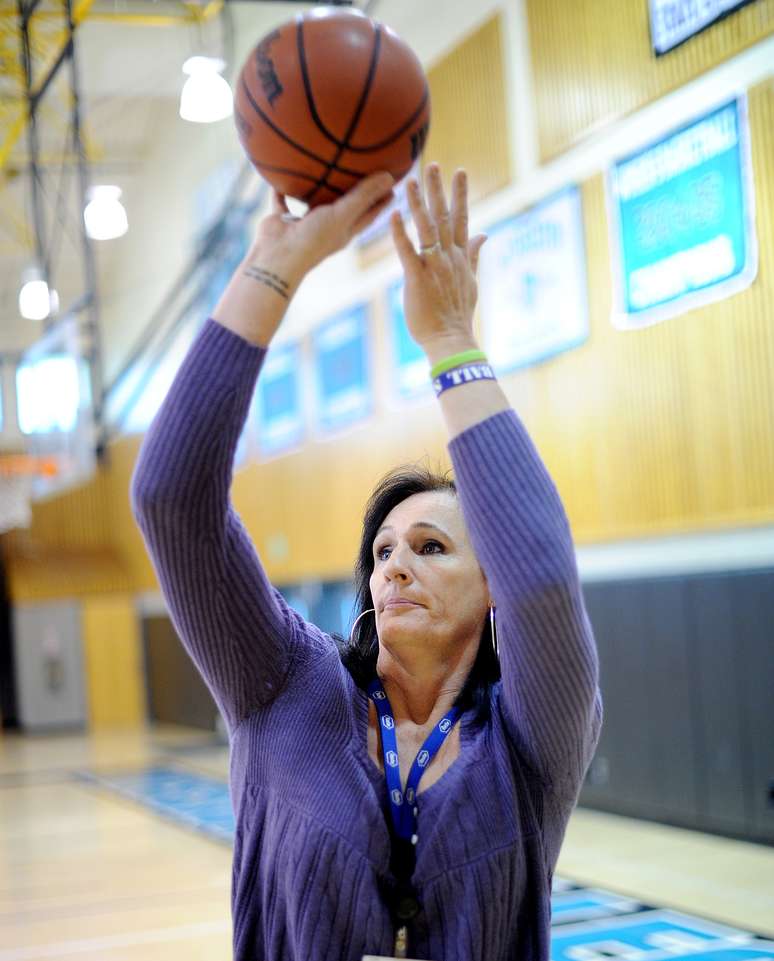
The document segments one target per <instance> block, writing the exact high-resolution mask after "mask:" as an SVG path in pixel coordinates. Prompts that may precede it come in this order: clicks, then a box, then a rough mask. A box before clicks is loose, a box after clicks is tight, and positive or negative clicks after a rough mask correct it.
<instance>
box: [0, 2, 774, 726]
mask: <svg viewBox="0 0 774 961" xmlns="http://www.w3.org/2000/svg"><path fill="white" fill-rule="evenodd" d="M603 2H604V3H605V4H607V5H609V10H608V9H606V11H605V13H604V14H600V11H599V5H598V4H597V2H596V0H583V2H579V3H566V2H563V0H524V2H523V4H522V3H495V2H486V3H480V4H476V5H472V4H469V3H461V2H457V0H454V2H452V3H448V4H445V9H447V10H448V16H445V17H443V18H440V19H439V18H438V17H437V16H435V15H434V14H431V13H430V12H427V11H426V8H425V7H424V6H417V8H416V15H415V20H414V22H413V25H412V29H415V30H416V39H415V38H414V37H413V36H412V37H411V38H410V39H411V40H412V43H413V45H414V46H415V47H416V48H417V49H418V52H419V53H420V56H422V57H423V60H424V61H425V62H426V63H430V64H431V66H430V80H431V86H432V93H433V100H434V120H433V132H432V136H431V139H430V142H429V145H428V159H429V158H431V157H432V158H439V159H440V160H441V161H442V162H443V163H444V164H445V166H446V167H447V170H446V172H447V175H448V174H449V173H450V170H449V169H448V168H449V167H450V166H451V165H460V164H462V165H465V166H467V167H468V168H469V171H470V175H471V181H472V185H473V194H474V196H475V197H476V198H477V201H478V202H477V205H476V207H475V208H474V210H473V211H472V227H473V228H474V229H476V230H477V229H482V228H483V229H485V228H486V227H487V226H489V225H491V224H493V223H495V222H497V221H498V220H500V219H502V218H504V217H506V216H508V215H510V214H513V213H515V212H518V211H519V210H522V209H525V208H527V207H528V206H530V205H531V204H533V203H535V202H537V201H538V200H540V199H541V198H542V197H544V196H547V195H549V194H550V193H551V192H553V191H554V190H556V189H558V188H559V187H561V186H562V185H564V184H566V183H573V182H575V183H579V184H580V187H581V192H582V200H583V210H584V221H585V241H586V255H587V263H588V290H589V307H590V325H591V329H590V336H589V339H588V341H587V342H586V343H585V344H583V345H582V346H581V347H579V348H576V349H574V350H572V351H569V352H567V353H564V354H562V355H560V356H557V357H555V358H553V359H551V360H549V361H548V362H546V363H543V364H539V365H536V366H533V367H530V368H527V369H524V370H522V371H520V372H517V373H514V374H511V375H508V376H506V377H504V378H503V386H504V388H505V390H506V392H507V394H508V396H509V398H510V399H511V401H512V402H513V404H514V406H515V407H516V409H517V411H518V412H519V414H520V415H521V416H522V417H523V419H524V420H525V422H526V423H527V426H528V428H529V429H530V432H531V434H532V436H533V437H534V439H535V441H536V443H537V445H538V447H539V449H540V451H541V453H542V454H543V456H544V458H545V460H546V462H547V464H548V466H549V469H550V470H551V472H552V474H553V476H554V478H555V480H556V482H557V484H558V487H559V489H560V492H561V494H562V496H563V498H564V501H565V504H566V506H567V509H568V513H569V516H570V519H571V523H572V526H573V531H574V534H575V537H576V540H577V541H578V543H579V544H580V545H581V547H582V548H583V547H584V546H587V547H592V546H595V545H602V544H611V543H615V542H619V541H629V540H631V539H632V538H654V537H659V536H666V535H669V534H685V533H690V532H707V531H736V530H739V529H741V528H746V527H761V526H764V525H767V524H770V523H771V522H772V520H774V451H773V450H772V445H771V442H770V434H771V425H772V423H774V400H773V398H774V382H773V381H774V374H773V373H772V372H773V371H774V326H772V324H771V322H770V317H771V310H772V304H774V290H773V289H772V284H773V283H774V281H772V277H773V276H774V270H773V269H772V268H774V264H773V263H772V258H773V257H774V160H772V158H773V157H774V143H773V142H772V138H774V88H773V87H772V81H771V77H770V76H768V77H767V78H766V79H764V76H765V70H761V69H760V68H755V70H753V68H752V67H750V66H749V63H752V60H753V55H754V54H755V53H756V49H757V48H756V47H755V44H756V41H757V42H758V48H761V49H763V48H762V46H761V45H766V44H768V46H766V51H768V53H765V51H764V54H765V55H766V56H767V55H768V54H771V53H772V45H771V42H770V41H771V35H772V31H773V30H774V23H772V16H771V13H772V9H774V0H758V2H756V3H753V4H751V5H750V6H749V7H747V8H745V9H744V10H742V11H740V12H739V13H738V14H735V15H734V16H733V17H730V18H728V19H727V20H725V21H723V22H721V23H719V24H716V25H715V26H713V27H712V28H711V29H710V30H709V31H707V32H705V33H704V34H702V35H701V36H700V37H698V38H695V39H694V40H692V41H690V42H689V43H688V44H686V45H685V46H684V47H682V48H680V49H679V50H677V51H674V52H673V53H672V54H668V55H667V56H666V57H664V58H662V59H661V60H659V61H654V60H653V58H652V56H651V54H650V43H649V36H648V29H647V22H646V20H645V19H644V18H645V12H644V11H646V9H647V5H646V4H645V3H644V2H640V0H625V2H618V0H603ZM592 4H594V7H593V16H592V15H591V7H592ZM638 11H639V13H638ZM493 15H495V16H494V19H493ZM767 37H768V38H769V40H766V39H765V38H767ZM242 42H245V43H246V42H247V41H246V40H244V38H243V41H242ZM743 50H748V53H750V57H749V58H748V60H746V61H745V63H746V64H748V67H747V68H746V69H747V73H744V72H743V71H741V72H739V74H738V75H737V76H736V77H734V76H733V75H730V74H728V73H727V72H726V73H724V72H723V71H724V70H725V69H726V62H727V61H728V59H729V57H731V56H732V55H733V54H736V53H737V52H741V51H743ZM245 52H246V51H245ZM764 54H760V57H759V59H761V58H764V59H765V56H764ZM769 63H774V54H772V56H771V57H770V58H769ZM753 66H754V65H753ZM756 70H757V72H756ZM744 77H751V78H752V79H751V80H750V84H749V85H750V91H749V107H750V126H751V139H752V150H753V163H754V168H755V189H756V195H757V202H756V209H757V232H758V238H759V246H760V266H759V271H758V277H757V279H756V281H755V283H754V284H753V286H752V287H751V288H749V289H748V290H746V291H743V292H742V293H740V294H738V295H736V296H735V297H733V298H731V299H728V300H725V301H721V302H719V303H717V304H714V305H710V306H707V307H703V308H701V309H700V310H694V311H691V312H690V313H688V314H686V315H684V316H681V317H678V318H676V319H674V320H671V321H667V322H665V323H662V324H657V325H655V326H653V327H650V328H646V329H643V330H639V331H629V332H622V331H619V330H616V329H614V328H613V327H612V325H611V323H610V312H611V267H610V251H609V240H608V224H607V213H606V207H605V193H604V180H603V171H604V169H605V167H606V166H607V164H608V163H609V160H610V158H611V157H613V156H615V155H616V154H618V155H621V154H624V153H627V152H628V150H629V149H630V148H629V147H628V146H626V145H627V144H629V143H630V141H631V139H632V138H634V139H637V138H639V139H640V141H641V142H647V136H648V135H651V136H652V137H656V136H657V135H658V134H659V133H660V132H666V131H668V130H669V129H670V128H671V127H672V126H674V125H675V124H676V123H678V122H680V120H681V119H682V118H687V117H690V116H691V111H692V110H694V111H696V110H700V109H701V107H702V104H703V103H711V102H720V101H721V99H722V98H723V96H724V95H726V94H724V92H723V91H725V90H726V89H728V90H731V89H734V90H735V89H737V88H738V87H739V86H740V84H741V86H743V87H744V86H747V82H746V81H745V79H744ZM729 78H730V79H729ZM740 78H741V79H740ZM686 84H688V85H689V86H685V85H686ZM482 91H483V92H482ZM659 98H663V99H659ZM175 110H176V108H175V107H174V105H173V106H171V107H170V117H169V121H170V122H169V123H168V124H165V125H163V128H162V129H159V131H158V139H157V145H156V148H155V150H154V152H153V154H152V155H151V156H149V158H148V160H147V167H148V176H147V178H145V181H144V187H143V190H142V192H138V193H136V194H135V195H134V196H132V195H127V196H126V202H127V207H128V208H129V210H130V219H131V229H130V231H129V233H128V234H127V235H126V237H125V238H122V239H120V240H119V241H115V242H114V243H116V244H120V245H122V246H121V249H120V252H119V253H120V255H119V256H118V257H116V258H115V261H116V263H119V264H120V268H117V269H116V272H115V273H114V274H113V275H111V276H110V277H109V278H108V282H107V283H106V284H105V285H104V291H103V296H102V308H103V324H104V330H105V349H106V358H107V377H108V379H110V376H111V374H112V373H113V372H114V371H115V370H116V369H118V368H119V367H120V365H121V362H122V360H123V358H124V356H125V355H126V353H127V351H128V349H129V346H130V345H131V344H132V342H133V340H134V338H135V337H136V336H137V333H138V332H139V330H140V329H141V328H142V326H143V324H144V323H145V322H147V319H148V317H149V316H150V315H151V313H152V311H153V309H154V308H155V307H156V305H157V304H158V303H159V301H160V300H161V297H162V296H163V294H164V292H165V291H166V289H167V288H168V286H169V285H170V284H171V283H172V281H173V279H174V278H175V276H176V275H177V273H178V271H179V270H180V269H181V268H182V265H183V264H184V262H185V259H186V257H187V255H188V254H189V252H190V249H191V242H192V235H193V231H194V226H195V221H194V216H193V213H192V202H191V198H192V197H193V195H194V193H195V191H196V190H197V188H198V187H199V186H200V185H201V183H202V182H203V180H204V178H205V177H206V176H207V174H208V173H209V172H210V171H212V170H213V169H215V168H216V167H217V166H219V165H220V164H222V163H224V162H228V161H231V160H233V159H234V158H235V157H236V158H238V157H239V150H238V144H237V143H236V137H235V136H234V135H233V134H232V132H231V129H230V128H228V127H227V126H226V125H215V126H214V127H200V126H198V125H193V124H184V123H182V122H179V121H178V120H177V117H176V114H175ZM151 242H152V245H153V258H152V260H151V259H150V258H149V253H148V252H149V247H150V244H151ZM398 271H399V268H398V264H397V261H396V260H395V258H394V256H393V255H392V254H391V253H390V252H389V251H388V252H386V253H384V254H383V255H380V256H375V257H374V256H372V257H370V258H368V257H366V258H363V257H362V256H359V255H357V254H356V253H355V252H353V251H351V250H350V251H346V252H344V253H342V254H340V255H338V256H337V257H335V258H333V259H332V260H331V261H330V262H329V263H327V264H325V265H323V266H322V267H321V268H319V269H318V270H317V271H316V272H315V274H314V275H313V276H311V277H310V278H308V280H307V281H306V282H305V284H304V286H303V287H302V289H301V291H300V293H299V296H298V298H297V300H296V301H295V302H294V304H293V305H292V306H291V309H290V311H289V313H288V317H287V319H286V322H285V324H284V325H283V329H282V331H281V332H280V334H279V335H278V338H277V341H278V343H280V342H282V341H283V340H287V339H290V338H302V339H303V340H304V344H305V346H304V349H305V350H308V347H309V344H308V334H309V332H310V331H311V330H312V329H313V328H314V327H315V326H316V325H317V324H319V323H321V322H322V321H324V320H325V319H327V317H329V316H330V315H332V314H333V313H335V312H337V311H338V310H339V309H341V308H344V307H347V306H350V305H351V304H353V303H357V302H361V301H365V302H367V303H369V304H370V305H371V322H372V333H373V340H374V344H375V351H374V354H375V356H376V357H377V358H380V357H381V358H383V357H384V356H385V355H386V349H385V342H386V337H387V329H386V303H385V299H384V296H383V294H384V291H385V289H386V286H387V284H388V283H389V282H390V281H391V280H392V279H394V278H395V277H396V276H397V275H398ZM374 382H375V391H376V396H377V408H376V411H375V414H374V416H373V418H371V419H370V420H369V421H368V422H367V423H366V424H365V425H363V426H361V427H359V428H356V429H353V430H352V431H350V432H349V433H347V434H344V435H342V436H340V437H337V438H333V439H328V440H325V441H320V440H313V441H309V442H307V443H305V444H304V445H303V447H302V448H301V449H300V450H299V451H297V452H296V453H293V454H289V455H287V456H284V457H279V458H276V459H274V460H270V461H268V462H265V463H256V462H252V463H248V464H247V465H246V466H244V467H243V468H242V469H240V470H239V471H237V473H236V475H235V478H234V487H233V498H234V501H235V504H236V506H237V509H238V510H239V512H240V514H241V515H242V517H243V519H244V521H245V523H246V526H247V528H248V530H249V532H250V534H251V536H252V537H253V539H254V541H255V543H256V546H257V547H258V549H259V552H260V554H261V556H262V558H263V561H264V563H265V565H266V567H267V569H268V572H269V575H270V576H271V577H272V579H273V580H274V581H275V582H276V583H281V584H282V583H295V582H301V581H304V580H309V579H315V580H333V579H340V578H345V577H347V576H348V574H349V572H350V570H351V566H352V560H353V557H354V553H355V550H356V544H357V539H358V535H359V511H360V507H361V505H362V504H363V503H364V502H365V500H366V498H367V495H368V493H369V491H370V489H371V488H372V486H373V484H374V482H375V481H376V479H377V478H378V477H379V476H380V475H381V474H382V473H383V472H385V471H386V470H388V469H389V468H391V467H393V466H394V465H396V464H397V463H401V462H404V461H413V460H418V459H427V460H429V461H430V463H431V464H434V465H441V466H445V464H446V462H447V457H446V450H445V444H446V439H445V434H444V429H443V425H442V423H441V419H440V415H439V412H438V410H437V407H436V405H435V403H434V401H432V400H429V401H427V402H421V403H416V404H414V405H412V406H411V407H410V408H409V409H405V410H402V411H397V412H396V411H395V410H393V409H391V408H390V407H389V406H388V405H387V403H386V401H385V397H386V394H387V370H386V366H385V364H384V363H383V362H379V361H377V363H376V365H375V369H374ZM139 442H140V438H139V437H136V436H130V437H125V438H121V439H120V440H118V441H117V442H116V443H115V444H113V445H112V447H111V449H110V458H109V462H108V464H107V465H106V466H105V467H104V468H103V469H102V470H101V471H100V474H99V475H98V477H97V478H96V479H95V481H94V482H93V483H92V484H90V485H88V486H87V487H86V488H84V489H83V490H82V491H78V492H74V493H72V494H69V495H67V496H65V497H63V498H58V499H56V500H54V501H50V502H47V503H46V504H41V505H36V507H35V511H34V524H33V527H32V528H31V530H30V531H29V532H21V533H20V536H18V537H16V536H14V537H7V536H6V537H5V538H4V542H5V551H6V555H7V557H8V569H9V578H10V583H11V592H12V596H13V597H14V599H15V600H36V599H37V600H43V599H45V598H47V597H62V596H65V595H68V596H73V595H76V596H79V597H80V598H82V599H83V602H84V603H85V604H88V605H96V607H95V608H94V613H93V616H92V615H90V616H89V617H87V618H86V619H85V621H84V623H85V625H86V627H85V630H86V631H87V634H86V646H87V649H89V650H92V649H94V646H95V645H96V643H97V640H98V638H100V637H102V636H103V633H102V632H103V630H104V623H105V620H104V619H105V617H106V614H105V608H104V607H101V606H100V605H101V604H102V599H103V598H104V597H106V596H107V595H112V596H115V597H116V598H119V599H120V602H121V603H122V604H123V605H124V610H126V609H127V606H128V607H132V605H133V604H134V602H135V599H136V596H137V595H138V594H140V593H143V592H149V591H150V592H153V591H155V590H156V589H157V585H156V579H155V576H154V573H153V570H152V567H151V564H150V562H149V560H148V558H147V556H146V554H145V551H144V547H143V544H142V541H141V538H140V536H139V533H138V531H137V529H136V525H135V524H134V521H133V519H132V517H131V514H130V512H129V505H128V486H129V478H130V476H131V471H132V468H133V464H134V459H135V457H136V452H137V449H138V446H139ZM301 506H303V510H301V509H300V507H301ZM63 572H64V573H63ZM130 633H131V632H130ZM124 636H125V637H129V640H128V641H126V643H127V644H128V645H129V648H131V645H132V644H134V645H135V653H136V651H138V650H139V645H140V635H139V629H137V628H136V629H135V634H134V639H133V640H132V639H131V637H130V634H126V633H125V634H124ZM122 656H124V657H125V658H126V661H125V663H127V664H132V663H133V664H135V666H137V665H141V663H142V658H140V657H139V656H135V655H133V654H132V653H131V650H129V653H125V654H124V655H122ZM90 670H91V671H92V675H91V680H90V689H91V690H92V695H93V698H94V701H95V703H107V701H108V700H109V699H108V698H107V697H106V696H105V692H106V691H109V690H111V688H112V685H113V683H114V681H113V676H112V674H111V669H109V667H108V664H107V663H103V662H102V661H100V660H99V659H98V658H97V657H94V658H92V660H91V665H90ZM127 671H128V676H131V668H127ZM134 679H135V694H134V695H131V696H130V700H131V698H132V697H133V698H134V700H133V701H132V703H134V704H137V703H140V701H141V694H142V688H143V680H142V677H141V675H140V669H139V668H138V669H137V671H136V673H135V674H134ZM100 692H101V693H100ZM126 710H127V711H128V713H129V714H131V712H132V710H136V711H137V710H139V709H136V708H127V709H126Z"/></svg>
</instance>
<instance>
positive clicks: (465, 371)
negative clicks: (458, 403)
mask: <svg viewBox="0 0 774 961" xmlns="http://www.w3.org/2000/svg"><path fill="white" fill-rule="evenodd" d="M476 380H497V377H495V372H494V371H493V370H492V368H491V366H490V365H489V364H465V365H464V366H463V367H455V368H454V369H453V370H447V371H445V372H444V373H443V374H439V375H438V376H437V377H436V378H435V379H434V380H433V388H434V389H435V395H436V397H438V396H439V395H440V394H442V393H443V392H444V391H445V390H449V388H451V387H460V386H462V384H472V383H473V382H474V381H476Z"/></svg>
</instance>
